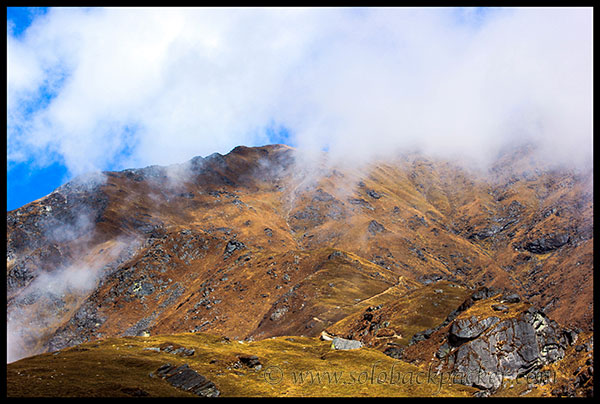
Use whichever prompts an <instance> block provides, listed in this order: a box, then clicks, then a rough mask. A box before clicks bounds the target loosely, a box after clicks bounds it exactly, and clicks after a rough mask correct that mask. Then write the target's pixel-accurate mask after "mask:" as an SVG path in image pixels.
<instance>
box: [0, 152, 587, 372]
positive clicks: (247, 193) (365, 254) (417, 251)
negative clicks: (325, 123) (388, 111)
mask: <svg viewBox="0 0 600 404" xmlns="http://www.w3.org/2000/svg"><path fill="white" fill-rule="evenodd" d="M528 153H530V151H528V150H524V151H523V152H522V154H521V155H518V154H514V153H513V154H508V155H507V156H508V157H510V158H508V157H507V156H503V157H502V158H501V159H499V161H498V163H497V164H496V166H494V169H493V170H492V171H491V172H490V173H488V174H486V176H482V175H478V174H476V173H473V172H471V171H468V170H466V169H463V168H460V167H459V166H457V165H454V164H451V163H449V162H444V161H434V160H430V159H427V158H425V157H423V156H418V155H405V156H399V157H398V158H397V159H394V160H391V161H385V162H378V163H374V164H372V165H371V166H369V167H367V168H361V169H348V168H345V169H342V168H339V167H337V168H331V167H329V166H327V165H326V164H324V163H319V165H317V166H315V167H304V166H301V165H299V163H300V161H301V160H298V158H297V157H298V156H297V154H296V152H295V150H294V149H292V148H289V147H287V146H283V145H271V146H264V147H258V148H248V147H237V148H235V149H234V150H232V151H231V152H230V153H229V154H227V155H226V156H221V155H219V154H214V155H211V156H209V157H207V158H201V157H197V158H194V159H192V160H191V161H189V162H187V163H185V164H181V165H175V166H169V167H157V166H152V167H147V168H144V169H136V170H125V171H121V172H106V173H103V175H97V176H92V177H87V178H79V179H76V180H75V181H73V182H71V183H69V184H66V185H65V186H63V187H61V188H59V189H57V190H56V191H54V192H53V193H52V194H50V195H48V196H47V197H44V198H42V199H40V200H38V201H34V202H32V203H30V204H28V205H26V206H24V207H22V208H19V209H17V210H14V211H11V212H8V213H7V239H8V243H7V289H8V290H7V292H8V295H7V298H8V307H7V310H8V319H9V324H8V327H9V330H8V331H9V359H11V360H12V359H17V358H19V357H23V356H28V355H31V354H35V353H40V352H46V351H48V350H50V351H53V350H59V349H64V348H65V347H68V346H72V345H75V344H79V343H82V342H85V341H93V340H95V339H98V338H106V337H118V336H127V335H141V334H143V333H145V332H149V333H150V334H152V335H154V334H173V333H180V332H190V331H192V332H198V331H201V332H208V333H211V334H215V335H223V336H227V337H229V338H232V339H263V338H266V337H272V336H283V335H305V336H317V335H319V334H320V333H321V331H323V330H325V329H327V328H328V327H331V326H334V325H335V324H336V323H338V322H339V321H341V320H343V319H344V318H347V316H349V315H352V314H353V313H357V312H358V311H363V310H364V309H365V308H366V307H365V304H370V303H366V302H369V299H374V301H375V300H376V299H377V298H376V297H377V296H385V295H386V294H390V296H396V295H398V296H399V295H401V294H403V293H406V292H409V291H410V290H412V289H415V288H416V287H417V286H418V285H421V284H428V283H431V282H435V281H438V280H441V279H444V280H448V281H452V282H455V283H461V284H463V285H465V286H469V285H476V284H479V285H486V286H494V287H497V288H499V289H507V290H512V291H517V292H518V293H519V294H520V295H521V296H523V297H525V298H526V299H528V300H530V301H531V303H533V304H535V305H537V306H538V307H540V308H544V309H545V310H546V311H547V313H548V315H549V316H550V317H552V318H553V319H555V320H556V321H558V322H559V323H561V324H563V325H565V326H570V327H573V326H577V327H580V328H582V329H585V330H591V329H592V328H591V327H592V318H593V317H592V316H593V311H592V302H593V299H592V285H591V280H592V276H593V262H592V258H593V233H592V229H593V224H592V223H593V221H592V217H593V205H592V193H591V192H592V191H591V188H592V187H591V184H592V176H591V172H590V173H587V174H586V173H584V174H581V173H575V172H569V171H558V170H556V169H554V170H551V169H549V168H548V169H546V168H544V167H543V166H542V165H540V166H539V167H540V168H539V169H538V172H536V171H535V169H536V168H537V167H538V166H536V164H537V162H535V161H534V162H532V161H529V159H530V154H528ZM565 285H566V287H565ZM434 289H435V288H434ZM377 304H379V303H377ZM372 305H373V306H376V304H372ZM367 307H368V306H367ZM397 309H398V310H401V309H400V308H399V307H398V308H397ZM392 317H393V315H392ZM431 321H433V320H431ZM436 321H437V320H436ZM430 325H432V324H428V325H427V326H430ZM425 328H426V327H425ZM413 331H414V332H416V330H413ZM413 331H411V332H413ZM408 334H410V333H408Z"/></svg>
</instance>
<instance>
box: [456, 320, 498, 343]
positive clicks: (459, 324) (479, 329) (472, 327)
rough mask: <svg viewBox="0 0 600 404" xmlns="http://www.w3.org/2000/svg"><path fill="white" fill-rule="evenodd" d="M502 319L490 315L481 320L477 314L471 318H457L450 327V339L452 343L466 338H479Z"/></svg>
mask: <svg viewBox="0 0 600 404" xmlns="http://www.w3.org/2000/svg"><path fill="white" fill-rule="evenodd" d="M498 321H500V319H499V318H498V317H488V318H485V319H483V320H479V319H478V318H477V317H476V316H471V317H470V318H465V319H460V320H456V321H454V322H453V323H452V326H451V327H450V333H449V340H450V342H452V343H455V344H456V343H461V342H463V341H465V340H471V339H474V338H477V337H478V336H479V335H481V333H483V332H484V331H485V330H487V329H488V328H489V327H491V326H492V325H494V324H496V323H497V322H498Z"/></svg>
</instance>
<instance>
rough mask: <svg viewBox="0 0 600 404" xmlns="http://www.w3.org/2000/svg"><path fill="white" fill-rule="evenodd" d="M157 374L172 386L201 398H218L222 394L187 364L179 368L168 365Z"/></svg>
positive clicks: (159, 369) (158, 370)
mask: <svg viewBox="0 0 600 404" xmlns="http://www.w3.org/2000/svg"><path fill="white" fill-rule="evenodd" d="M156 374H157V375H158V376H159V377H161V378H163V379H165V380H166V381H167V382H169V383H170V384H171V385H173V386H175V387H177V388H180V389H182V390H185V391H190V392H192V393H194V394H196V395H198V396H200V397H218V396H219V394H220V393H221V392H220V391H219V389H217V387H216V386H215V384H214V383H213V382H211V381H210V380H208V379H207V378H206V377H204V376H202V375H201V374H199V373H196V372H195V371H194V370H192V369H190V368H189V366H188V365H187V364H185V365H181V366H179V367H178V366H176V365H171V364H170V363H167V364H165V365H163V366H161V367H159V368H158V369H157V370H156Z"/></svg>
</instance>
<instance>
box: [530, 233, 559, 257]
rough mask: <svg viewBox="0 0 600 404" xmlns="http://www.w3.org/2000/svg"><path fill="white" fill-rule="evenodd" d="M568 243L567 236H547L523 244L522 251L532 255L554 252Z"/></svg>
mask: <svg viewBox="0 0 600 404" xmlns="http://www.w3.org/2000/svg"><path fill="white" fill-rule="evenodd" d="M568 242H569V235H568V234H549V235H547V236H544V237H540V238H538V239H535V240H533V241H530V242H529V243H527V244H525V246H524V249H525V250H527V251H529V252H532V253H534V254H545V253H548V252H550V251H554V250H556V249H558V248H560V247H562V246H564V245H565V244H567V243H568Z"/></svg>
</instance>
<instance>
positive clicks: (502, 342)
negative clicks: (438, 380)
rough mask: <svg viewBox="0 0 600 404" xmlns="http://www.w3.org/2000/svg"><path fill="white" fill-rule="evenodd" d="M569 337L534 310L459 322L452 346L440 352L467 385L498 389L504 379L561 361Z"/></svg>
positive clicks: (451, 336) (451, 338)
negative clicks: (500, 318)
mask: <svg viewBox="0 0 600 404" xmlns="http://www.w3.org/2000/svg"><path fill="white" fill-rule="evenodd" d="M567 334H568V333H567V332H566V331H564V330H562V329H561V328H560V327H559V326H558V324H557V323H556V322H554V321H552V320H550V319H548V318H547V317H546V315H545V314H544V313H543V312H541V311H538V310H536V309H534V308H530V309H528V310H527V311H525V312H523V313H521V314H520V315H519V316H518V317H514V318H509V319H505V320H502V321H500V320H499V319H498V317H487V318H482V319H478V318H477V317H475V316H473V317H470V318H469V319H466V320H463V319H461V320H456V321H455V322H454V323H453V324H452V326H451V327H450V332H449V334H448V343H446V344H444V345H443V346H442V347H441V348H440V350H439V351H438V355H437V356H438V357H447V359H448V363H450V364H451V365H452V368H453V371H454V372H457V373H460V374H461V375H463V376H464V378H463V379H462V380H463V382H464V383H465V384H467V385H471V386H475V387H479V388H482V389H497V388H498V387H500V385H501V384H502V381H503V380H504V379H515V378H517V377H520V376H524V375H526V374H528V373H530V372H532V371H534V370H537V369H539V368H541V367H542V366H544V365H546V364H549V363H552V362H555V361H557V360H560V359H562V358H563V357H564V354H565V349H566V347H567V346H568V344H569V341H570V340H572V339H571V338H569V337H568V335H567Z"/></svg>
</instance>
